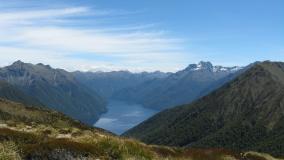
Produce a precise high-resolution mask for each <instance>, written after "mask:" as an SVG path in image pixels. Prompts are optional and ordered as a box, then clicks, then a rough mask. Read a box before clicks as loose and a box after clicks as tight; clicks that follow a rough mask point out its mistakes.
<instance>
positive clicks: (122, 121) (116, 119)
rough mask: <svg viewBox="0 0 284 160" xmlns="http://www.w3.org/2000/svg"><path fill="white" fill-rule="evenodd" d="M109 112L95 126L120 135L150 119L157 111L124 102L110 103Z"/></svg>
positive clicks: (114, 101)
mask: <svg viewBox="0 0 284 160" xmlns="http://www.w3.org/2000/svg"><path fill="white" fill-rule="evenodd" d="M107 108H108V112H107V113H106V114H104V115H102V116H101V118H100V119H99V121H98V122H97V123H96V124H95V126H96V127H100V128H103V129H106V130H108V131H111V132H113V133H116V134H118V135H120V134H122V133H123V132H125V131H127V130H128V129H130V128H132V127H134V126H136V125H137V124H139V123H141V122H142V121H144V120H146V119H148V118H149V117H151V116H152V115H154V114H155V113H157V111H155V110H151V109H147V108H144V107H143V106H142V105H139V104H128V103H125V102H122V101H116V100H112V101H109V104H108V106H107Z"/></svg>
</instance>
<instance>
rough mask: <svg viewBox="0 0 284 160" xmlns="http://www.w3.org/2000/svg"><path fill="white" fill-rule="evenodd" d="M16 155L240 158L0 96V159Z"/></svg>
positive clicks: (14, 159)
mask: <svg viewBox="0 0 284 160" xmlns="http://www.w3.org/2000/svg"><path fill="white" fill-rule="evenodd" d="M20 159H27V160H37V159H51V160H52V159H68V160H69V159H70V160H72V159H79V160H85V159H94V160H96V159H100V160H114V159H117V160H244V159H242V157H241V154H240V153H237V152H236V153H234V152H230V151H227V150H222V149H193V148H192V149H183V148H175V147H166V146H156V145H146V144H144V143H141V142H139V141H137V140H133V139H127V138H121V137H117V136H115V135H112V134H111V133H108V132H106V131H104V130H102V129H97V128H92V127H88V126H86V125H83V124H81V123H79V122H78V121H74V120H72V119H70V118H68V117H66V116H65V115H63V114H61V113H58V112H55V111H51V110H47V109H42V108H33V107H28V106H24V105H22V104H19V103H15V102H11V101H8V100H3V99H0V160H20ZM245 160H258V159H255V158H247V159H245ZM265 160H266V159H265ZM267 160H269V159H267Z"/></svg>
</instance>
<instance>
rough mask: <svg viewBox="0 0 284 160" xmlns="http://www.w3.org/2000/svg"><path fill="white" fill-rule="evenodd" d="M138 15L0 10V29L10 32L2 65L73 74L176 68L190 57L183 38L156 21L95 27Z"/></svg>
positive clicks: (4, 35) (1, 47)
mask: <svg viewBox="0 0 284 160" xmlns="http://www.w3.org/2000/svg"><path fill="white" fill-rule="evenodd" d="M137 13H138V12H135V11H134V12H130V11H122V10H100V9H95V8H91V7H85V6H79V7H63V8H51V9H50V8H46V7H44V8H41V9H39V8H36V9H29V8H25V9H22V10H17V11H15V10H10V11H9V10H8V11H7V10H6V11H5V12H4V11H1V10H0V29H1V30H2V31H5V32H1V33H0V54H1V55H0V58H1V61H0V63H2V65H3V64H6V63H7V62H10V61H13V60H16V59H22V60H25V61H29V62H33V63H37V62H44V63H49V64H51V65H54V66H55V67H63V68H65V69H69V70H72V69H73V70H74V69H75V68H77V69H81V70H89V69H93V68H96V67H99V68H102V67H105V68H111V69H118V68H119V69H130V70H156V69H161V70H167V71H169V70H170V71H171V70H175V69H176V67H178V66H177V65H176V64H177V62H181V61H184V59H185V57H184V54H183V52H184V49H183V47H182V44H183V42H184V40H182V39H179V38H175V37H171V36H169V35H168V33H167V32H166V31H164V30H162V29H157V28H156V26H155V24H151V23H149V24H148V23H146V24H121V23H117V22H114V23H113V24H110V25H108V26H106V25H96V22H97V21H101V22H102V21H104V19H106V18H108V17H121V16H123V17H131V14H137ZM81 22H85V23H81ZM80 24H81V25H80ZM4 54H5V55H4ZM80 54H82V56H81V57H80ZM74 55H76V56H74ZM78 55H79V56H78ZM84 55H87V56H84ZM100 56H104V58H103V59H100V58H99V57H100ZM90 57H92V58H90ZM97 57H98V58H97ZM165 64H166V65H165ZM163 66H164V67H163ZM160 67H162V68H160Z"/></svg>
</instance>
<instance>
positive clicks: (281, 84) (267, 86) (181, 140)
mask: <svg viewBox="0 0 284 160" xmlns="http://www.w3.org/2000/svg"><path fill="white" fill-rule="evenodd" d="M124 135H125V136H128V137H134V138H137V139H139V140H142V141H143V142H146V143H150V144H162V145H171V146H191V147H203V148H204V147H205V148H208V147H210V148H211V147H213V148H215V147H217V148H220V147H221V148H227V149H233V150H258V151H262V152H267V153H271V154H273V155H275V156H284V136H283V135H284V63H280V62H263V63H259V64H255V65H254V66H253V67H251V68H250V69H249V70H247V71H246V72H245V73H243V74H241V75H240V76H239V77H237V78H236V79H234V80H233V81H232V82H230V83H228V84H226V85H225V86H223V87H222V88H220V89H218V90H216V91H214V92H212V93H211V94H209V95H208V96H205V97H203V98H201V99H200V100H197V101H195V102H193V103H191V104H189V105H183V106H179V107H175V108H173V109H168V110H166V111H164V112H161V113H159V114H157V115H155V116H154V117H152V118H150V119H149V120H147V121H145V122H143V123H142V124H140V125H138V126H137V127H135V128H133V129H131V130H129V131H128V132H126V133H125V134H124Z"/></svg>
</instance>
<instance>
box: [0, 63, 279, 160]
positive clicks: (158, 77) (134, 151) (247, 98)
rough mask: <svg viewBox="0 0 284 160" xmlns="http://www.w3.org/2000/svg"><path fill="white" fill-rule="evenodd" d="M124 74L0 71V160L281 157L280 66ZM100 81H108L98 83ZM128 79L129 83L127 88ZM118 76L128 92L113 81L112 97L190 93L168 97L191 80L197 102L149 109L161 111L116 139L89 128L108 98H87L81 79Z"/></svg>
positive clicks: (44, 68) (42, 68) (23, 66)
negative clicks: (142, 90) (133, 92)
mask: <svg viewBox="0 0 284 160" xmlns="http://www.w3.org/2000/svg"><path fill="white" fill-rule="evenodd" d="M97 74H99V75H100V76H101V78H97V77H99V76H98V75H97ZM105 75H106V76H105ZM118 75H119V76H118ZM125 75H128V77H127V76H126V77H125ZM133 75H134V74H133V73H125V72H109V73H103V72H100V73H88V75H87V73H82V72H81V73H80V72H73V73H70V72H67V71H65V70H62V69H53V68H51V67H50V66H48V65H43V64H37V65H33V64H29V63H23V62H21V61H17V62H15V63H13V64H12V65H10V66H7V67H3V68H1V69H0V97H1V98H0V159H5V160H8V159H11V160H13V159H27V160H28V159H29V160H39V159H71V160H73V159H74V160H75V159H77V160H87V159H121V160H124V159H145V160H148V159H149V160H152V159H153V160H160V159H171V160H185V159H188V160H281V159H276V158H273V157H272V156H270V155H269V154H271V155H273V156H276V157H284V154H283V153H284V150H283V149H284V146H283V144H284V136H283V135H284V126H283V124H284V105H283V104H284V101H283V100H284V94H283V93H284V63H282V62H269V61H266V62H262V63H254V64H252V65H250V66H248V67H245V68H239V67H232V68H225V67H220V66H213V65H212V64H211V63H209V62H200V63H199V64H197V65H189V66H188V67H187V68H186V69H185V70H182V71H179V72H177V73H161V72H153V73H146V72H145V73H137V74H135V75H134V76H133ZM109 77H113V78H114V79H111V80H110V81H109V82H107V80H108V79H109ZM115 77H119V78H118V79H115ZM129 77H130V78H129ZM133 77H136V78H137V82H135V83H134V82H131V80H133V79H132V78H133ZM175 77H176V78H175ZM198 77H200V78H199V79H198ZM80 78H82V79H80ZM87 78H88V79H87ZM122 78H126V79H127V80H128V82H129V83H130V82H131V84H130V86H127V85H126V84H125V85H121V86H119V83H122V82H123V80H122V81H119V82H118V83H117V84H115V85H113V86H115V87H114V89H115V90H116V91H117V93H118V92H122V91H123V90H124V89H126V88H127V87H131V88H134V86H140V85H142V84H144V83H147V82H148V81H149V82H155V83H153V84H155V85H158V84H159V83H156V81H159V82H162V81H165V80H168V81H167V82H169V83H163V85H165V84H168V85H171V86H173V88H171V89H169V90H164V94H165V95H168V93H167V92H168V91H170V90H176V91H178V92H176V94H180V96H181V95H183V94H181V93H184V94H189V93H191V92H186V91H184V90H182V92H181V90H179V89H178V87H180V85H178V84H179V83H181V84H183V83H182V82H184V83H189V84H190V83H194V82H195V83H194V84H195V85H189V86H190V87H189V88H188V89H192V88H194V87H195V86H198V87H199V88H202V89H196V90H195V91H196V92H199V93H198V96H196V97H194V98H192V99H189V102H190V103H188V104H184V105H180V104H179V105H178V106H176V107H174V106H172V107H170V108H168V107H165V106H163V107H157V109H164V108H168V109H165V110H164V111H162V112H160V113H158V114H157V115H155V116H153V117H152V118H150V119H148V120H146V121H144V122H142V123H141V124H140V125H138V126H136V127H134V128H133V129H130V130H129V131H127V132H126V133H124V134H123V136H124V137H119V136H116V135H114V134H112V133H110V132H108V131H105V130H103V129H100V128H95V127H91V126H90V125H91V124H93V122H94V121H95V119H97V118H98V117H99V115H100V114H102V113H103V112H105V111H106V108H105V105H106V101H105V100H104V98H105V99H108V98H112V97H114V96H115V95H116V93H115V92H116V91H114V90H113V89H109V90H106V92H102V90H100V89H99V91H100V92H96V90H97V89H96V86H92V87H91V86H89V84H88V83H86V82H87V81H84V80H86V79H87V80H88V82H90V84H91V83H94V81H97V82H101V83H100V84H99V85H98V86H97V87H98V88H99V87H100V86H101V84H104V82H106V83H105V84H111V83H115V82H116V81H117V80H119V79H122ZM138 80H141V81H139V82H138ZM175 80H176V81H177V82H175ZM170 82H171V83H170ZM175 83H177V84H176V85H174V84H175ZM206 84H207V85H206ZM131 85H133V86H131ZM106 86H107V85H106ZM106 86H102V88H101V89H103V88H104V87H106ZM182 86H183V87H186V86H187V85H185V84H184V85H182ZM120 87H121V88H120ZM155 91H159V90H158V88H156V90H154V91H153V92H155ZM99 94H102V96H100V95H99ZM176 96H177V95H172V97H167V98H166V100H167V99H170V100H171V99H175V98H176ZM101 97H103V98H101ZM191 97H192V95H191ZM188 98H190V97H188ZM179 103H186V102H179ZM60 112H62V113H60ZM63 113H64V114H63ZM68 116H70V117H72V118H74V119H75V120H73V119H72V118H69V117H68ZM78 120H79V121H78ZM80 121H81V122H83V123H81V122H80ZM129 138H131V139H129ZM134 139H137V140H134ZM140 141H142V142H144V143H146V144H144V143H141V142H140ZM248 151H249V152H248ZM254 151H258V152H254ZM264 153H266V154H264ZM267 153H269V154H267Z"/></svg>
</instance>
